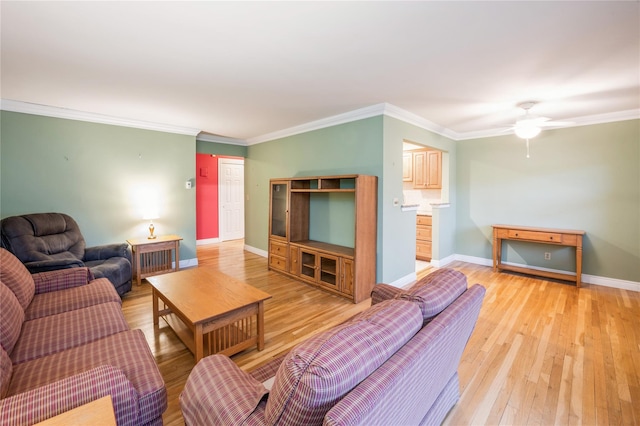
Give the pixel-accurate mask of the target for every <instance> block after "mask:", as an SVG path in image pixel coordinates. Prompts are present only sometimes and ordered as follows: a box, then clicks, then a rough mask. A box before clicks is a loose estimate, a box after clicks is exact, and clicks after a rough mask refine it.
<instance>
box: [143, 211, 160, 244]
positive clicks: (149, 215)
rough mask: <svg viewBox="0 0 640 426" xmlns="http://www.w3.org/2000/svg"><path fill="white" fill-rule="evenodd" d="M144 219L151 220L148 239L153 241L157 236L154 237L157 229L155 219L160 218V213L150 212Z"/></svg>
mask: <svg viewBox="0 0 640 426" xmlns="http://www.w3.org/2000/svg"><path fill="white" fill-rule="evenodd" d="M142 218H143V219H145V220H149V221H150V223H149V236H148V237H147V238H148V239H150V240H153V239H155V238H156V236H155V235H153V231H154V230H155V229H156V227H155V226H153V219H157V218H158V213H157V212H155V211H148V212H147V213H146V214H145V215H144V216H143V217H142Z"/></svg>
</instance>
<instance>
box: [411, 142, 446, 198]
mask: <svg viewBox="0 0 640 426" xmlns="http://www.w3.org/2000/svg"><path fill="white" fill-rule="evenodd" d="M413 187H414V188H415V189H441V188H442V152H441V151H431V150H429V151H426V150H425V151H415V152H413Z"/></svg>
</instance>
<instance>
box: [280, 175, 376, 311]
mask: <svg viewBox="0 0 640 426" xmlns="http://www.w3.org/2000/svg"><path fill="white" fill-rule="evenodd" d="M377 186H378V179H377V177H376V176H369V175H338V176H308V177H294V178H281V179H271V180H270V191H271V192H270V198H269V269H271V270H273V271H276V272H279V273H282V274H285V275H288V276H290V277H293V278H296V279H299V280H301V281H303V282H306V283H308V284H311V285H315V286H317V287H319V288H322V289H324V290H328V291H330V292H333V293H336V294H339V295H341V296H344V297H347V298H349V299H351V300H352V301H353V302H354V303H358V302H360V301H362V300H364V299H366V298H368V297H369V296H370V293H371V289H372V288H373V286H374V285H375V283H376V239H377V196H378V195H377V191H378V187H377ZM340 193H342V194H345V195H344V196H340V199H339V200H336V199H334V198H332V197H331V196H330V195H329V196H328V197H326V198H322V199H316V201H315V204H314V202H312V199H313V197H314V194H340ZM348 194H353V195H352V196H349V195H348ZM318 196H319V195H318ZM345 196H346V197H347V198H344V197H345ZM345 204H349V207H348V209H349V211H352V212H353V215H354V217H353V218H347V217H344V216H342V217H341V219H340V221H341V222H342V223H340V224H339V225H343V226H344V225H345V224H349V223H351V222H353V229H352V230H350V231H349V232H352V233H353V235H350V237H352V238H353V247H348V246H345V245H340V244H334V243H332V242H331V238H332V235H331V233H328V232H325V233H322V232H319V231H318V230H313V231H311V228H312V227H313V224H312V223H311V220H310V218H311V217H313V213H315V214H316V215H318V216H321V217H322V216H323V215H324V214H326V213H327V212H328V211H331V210H332V209H338V208H340V205H342V208H344V205H345ZM314 206H315V207H314ZM314 208H319V209H321V210H322V211H321V212H314V211H313V209H314ZM338 217H340V215H338ZM322 219H323V220H327V221H330V220H331V219H330V218H325V217H322ZM332 223H333V222H332ZM347 226H348V225H347ZM313 232H315V233H316V234H320V235H321V237H320V238H326V239H327V241H317V240H314V239H311V238H310V234H311V233H313ZM340 237H343V238H344V237H345V236H344V235H341V236H340ZM316 238H317V237H316ZM333 238H335V235H334V236H333Z"/></svg>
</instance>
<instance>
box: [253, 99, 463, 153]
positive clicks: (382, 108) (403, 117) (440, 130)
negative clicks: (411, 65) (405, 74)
mask: <svg viewBox="0 0 640 426" xmlns="http://www.w3.org/2000/svg"><path fill="white" fill-rule="evenodd" d="M378 115H386V116H388V117H393V118H396V119H398V120H400V121H404V122H406V123H409V124H412V125H414V126H417V127H420V128H422V129H425V130H429V131H431V132H433V133H437V134H439V135H441V136H445V137H447V138H450V139H454V140H455V139H456V137H457V133H456V132H454V131H452V130H449V129H447V128H445V127H442V126H439V125H437V124H435V123H433V122H431V121H429V120H427V119H425V118H423V117H420V116H418V115H416V114H414V113H412V112H409V111H407V110H404V109H402V108H399V107H397V106H395V105H392V104H389V103H380V104H375V105H371V106H368V107H364V108H360V109H356V110H353V111H349V112H345V113H343V114H338V115H333V116H331V117H327V118H322V119H320V120H315V121H311V122H309V123H305V124H300V125H298V126H293V127H289V128H287V129H283V130H278V131H276V132H272V133H267V134H265V135H261V136H256V137H253V138H249V139H247V143H248V144H249V145H255V144H259V143H263V142H268V141H272V140H274V139H281V138H285V137H287V136H293V135H297V134H300V133H306V132H310V131H312V130H318V129H323V128H325V127H332V126H337V125H339V124H344V123H349V122H352V121H357V120H363V119H365V118H371V117H376V116H378Z"/></svg>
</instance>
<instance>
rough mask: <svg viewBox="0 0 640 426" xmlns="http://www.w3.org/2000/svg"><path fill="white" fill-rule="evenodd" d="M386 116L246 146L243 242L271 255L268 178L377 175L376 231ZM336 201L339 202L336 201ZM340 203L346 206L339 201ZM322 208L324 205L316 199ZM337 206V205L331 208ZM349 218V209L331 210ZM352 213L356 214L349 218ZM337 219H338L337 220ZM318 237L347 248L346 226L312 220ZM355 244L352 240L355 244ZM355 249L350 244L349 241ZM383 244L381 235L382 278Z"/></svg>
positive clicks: (378, 257)
mask: <svg viewBox="0 0 640 426" xmlns="http://www.w3.org/2000/svg"><path fill="white" fill-rule="evenodd" d="M382 123H383V119H382V116H379V117H373V118H368V119H365V120H359V121H355V122H351V123H346V124H341V125H338V126H333V127H328V128H324V129H319V130H314V131H310V132H306V133H303V134H299V135H294V136H289V137H286V138H281V139H277V140H273V141H269V142H264V143H260V144H256V145H251V146H249V147H248V152H247V158H246V160H245V191H246V194H245V195H246V204H245V242H246V244H247V245H249V246H252V247H255V248H258V249H262V250H265V251H266V250H267V247H268V232H269V224H268V218H269V179H271V178H284V177H294V176H324V175H340V174H367V175H374V176H378V179H379V180H378V197H379V200H378V227H379V229H380V226H381V225H380V224H381V221H382V217H381V216H380V210H381V209H380V197H381V193H382V190H381V181H382V171H383V170H382V163H383V158H382ZM338 198H340V197H339V196H338ZM337 201H338V203H341V202H342V203H344V204H348V203H345V202H344V200H341V199H338V200H337ZM318 202H319V203H320V202H321V200H318ZM332 206H333V204H332ZM331 214H332V215H333V216H332V217H335V215H338V216H347V215H349V213H348V208H347V210H341V211H340V212H339V213H335V211H332V212H331ZM351 214H352V213H351ZM336 220H337V219H336ZM311 222H312V224H314V223H315V226H316V228H315V229H314V228H312V230H311V232H312V235H313V234H314V233H315V234H316V235H318V238H321V236H322V239H323V240H324V241H329V242H331V243H334V244H342V245H349V241H347V240H348V237H345V235H344V234H345V233H346V232H345V230H344V227H343V226H331V227H329V226H327V222H326V221H324V222H323V223H320V221H314V220H313V218H312V220H311ZM351 240H352V239H351ZM351 244H352V242H351ZM381 247H382V245H381V241H380V232H378V256H377V259H378V277H381V273H380V270H381V269H380V268H381V262H380V260H381V258H382V251H381Z"/></svg>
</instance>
